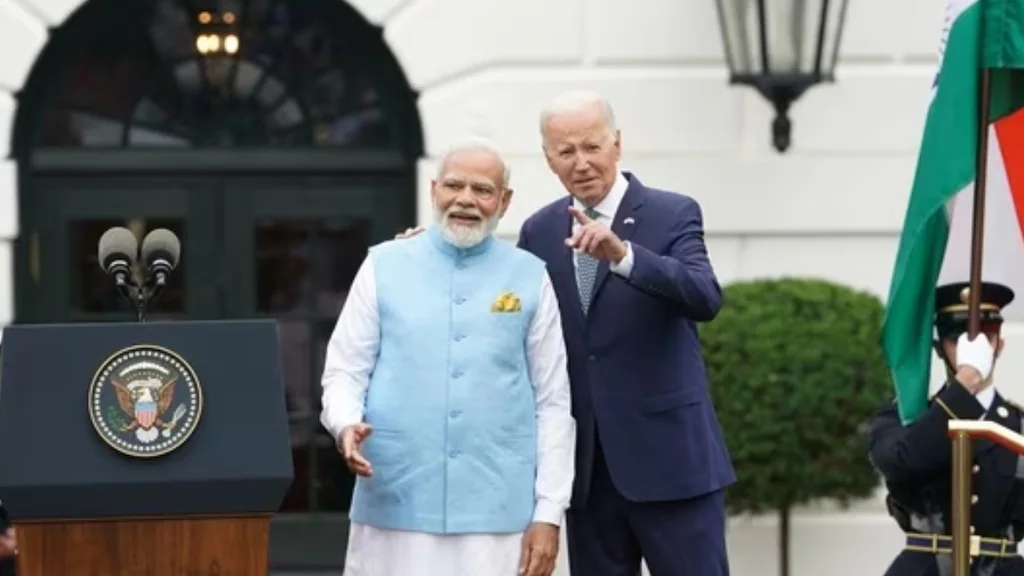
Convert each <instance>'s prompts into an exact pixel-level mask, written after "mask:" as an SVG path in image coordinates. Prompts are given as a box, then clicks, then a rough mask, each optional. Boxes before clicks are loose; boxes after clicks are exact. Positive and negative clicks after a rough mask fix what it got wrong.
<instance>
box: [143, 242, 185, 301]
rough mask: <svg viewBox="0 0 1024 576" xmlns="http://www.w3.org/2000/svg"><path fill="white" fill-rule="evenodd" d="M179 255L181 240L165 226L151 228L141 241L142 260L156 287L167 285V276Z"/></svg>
mask: <svg viewBox="0 0 1024 576" xmlns="http://www.w3.org/2000/svg"><path fill="white" fill-rule="evenodd" d="M179 257H181V242H180V241H179V240H178V237H177V236H175V235H174V232H171V231H170V230H167V229H166V228H157V229H156V230H153V231H152V232H150V233H149V234H146V238H145V239H143V241H142V261H143V262H144V263H145V264H146V270H148V271H149V275H150V278H152V279H153V282H154V284H155V285H156V287H157V288H158V289H159V288H163V287H164V286H166V285H167V276H169V275H170V273H171V271H172V270H174V269H175V268H176V267H177V266H178V258H179Z"/></svg>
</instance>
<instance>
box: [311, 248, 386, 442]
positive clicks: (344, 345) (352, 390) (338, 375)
mask: <svg viewBox="0 0 1024 576" xmlns="http://www.w3.org/2000/svg"><path fill="white" fill-rule="evenodd" d="M379 351H380V316H379V314H378V309H377V285H376V280H375V277H374V273H373V261H372V260H371V259H370V257H369V256H367V257H366V259H365V260H363V264H362V266H360V267H359V271H358V272H356V277H355V279H354V280H353V281H352V287H351V288H350V289H349V292H348V297H347V298H346V299H345V305H344V306H343V307H342V309H341V314H340V315H339V316H338V323H337V324H336V325H335V327H334V332H333V333H332V334H331V339H330V341H328V343H327V358H326V359H325V360H324V376H323V379H322V385H323V390H324V392H323V398H322V399H321V403H322V404H323V410H322V411H321V412H320V423H321V424H323V425H324V428H327V430H328V431H329V432H330V433H331V436H333V437H334V438H335V440H337V438H338V436H340V435H341V431H342V430H343V429H344V428H345V427H346V426H350V425H352V424H358V423H359V422H362V421H363V409H364V408H365V405H366V389H367V387H368V386H369V383H370V374H371V373H372V372H373V367H374V365H375V364H376V363H377V353H378V352H379Z"/></svg>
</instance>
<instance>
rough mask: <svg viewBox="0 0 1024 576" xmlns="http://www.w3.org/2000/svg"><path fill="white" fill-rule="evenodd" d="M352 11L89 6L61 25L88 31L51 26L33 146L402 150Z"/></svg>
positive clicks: (266, 4)
mask: <svg viewBox="0 0 1024 576" xmlns="http://www.w3.org/2000/svg"><path fill="white" fill-rule="evenodd" d="M330 5H334V6H330ZM339 12H344V13H345V14H340V13H339ZM351 12H352V10H351V8H350V7H348V6H345V4H344V2H341V1H340V0H330V1H329V2H324V1H319V0H301V1H286V0H134V1H132V2H123V1H121V0H93V1H91V2H88V3H86V5H85V6H84V7H83V8H82V9H81V10H80V11H79V13H77V14H75V15H74V16H73V17H72V18H76V19H77V18H82V19H88V20H89V23H88V25H86V26H77V25H76V26H71V25H65V26H62V27H61V28H60V29H58V30H57V31H55V38H54V42H52V43H51V45H54V44H56V45H63V47H64V50H62V52H64V53H63V54H61V56H60V57H59V58H54V59H53V60H54V62H56V67H57V68H58V70H57V71H56V72H57V73H56V74H54V75H53V77H52V79H51V80H50V82H49V84H50V86H49V87H48V89H47V90H46V94H47V97H49V98H52V99H51V100H50V101H49V102H48V103H46V105H45V112H43V114H42V119H41V120H42V122H41V126H38V128H37V131H36V135H35V138H34V142H33V143H32V144H33V147H39V146H42V147H47V148H53V147H57V148H78V147H88V148H117V147H133V148H178V149H181V148H208V147H340V148H361V149H382V148H397V147H401V146H402V144H401V142H400V141H401V130H400V122H401V121H402V119H401V118H396V114H394V113H393V112H392V107H390V106H389V103H388V102H387V101H386V98H387V95H386V94H382V93H381V92H382V90H381V86H380V84H381V80H382V76H383V80H384V81H385V82H387V81H389V80H390V79H389V78H388V76H389V75H388V74H387V73H386V72H385V73H384V74H381V71H380V70H379V69H374V68H375V66H374V62H375V58H374V56H373V55H372V54H367V53H364V52H361V51H360V44H363V45H366V44H370V43H369V42H360V39H359V38H358V37H352V35H351V34H346V30H348V29H350V28H352V25H351V23H350V21H351V20H352V16H351ZM362 28H363V29H362V30H359V31H357V32H358V33H361V34H362V35H365V34H366V29H367V28H368V27H366V26H365V25H364V26H363V27H362ZM80 31H87V32H86V33H85V34H84V36H83V35H79V36H78V37H66V38H58V37H59V36H60V35H61V34H65V35H68V34H76V33H77V34H82V33H81V32H80ZM377 44H381V43H380V42H379V41H378V42H377ZM368 51H372V50H368ZM368 56H369V57H368ZM376 68H387V67H384V66H377V67H376ZM392 68H397V67H395V66H392ZM51 69H52V68H51ZM391 75H392V76H393V75H394V74H391ZM403 84H404V82H403ZM406 90H407V88H406ZM384 92H386V90H384ZM406 98H408V96H407V95H406ZM406 129H408V126H406Z"/></svg>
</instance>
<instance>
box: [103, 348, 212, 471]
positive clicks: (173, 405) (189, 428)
mask: <svg viewBox="0 0 1024 576" xmlns="http://www.w3.org/2000/svg"><path fill="white" fill-rule="evenodd" d="M202 412H203V391H202V389H201V388H200V386H199V378H197V377H196V375H195V373H194V372H193V371H192V368H191V367H190V366H189V365H188V362H185V360H184V359H183V358H181V356H178V355H177V354H175V353H174V352H172V351H170V350H167V349H166V348H161V347H159V346H149V345H142V346H132V347H130V348H125V349H124V350H120V351H118V352H116V353H114V354H113V355H112V356H111V357H110V358H107V360H106V362H104V363H103V365H101V366H100V368H99V370H97V371H96V375H95V376H93V379H92V384H90V385H89V418H90V419H91V420H92V425H93V428H95V429H96V432H97V433H98V434H99V435H100V438H102V439H103V441H104V442H106V443H107V444H109V445H110V447H111V448H113V449H114V450H117V451H118V452H121V453H123V454H127V455H128V456H133V457H135V458H155V457H157V456H163V455H165V454H169V453H171V452H173V451H175V450H177V449H178V448H179V447H181V445H182V444H184V443H185V442H186V441H187V440H188V439H189V436H191V435H192V432H193V431H194V430H195V429H196V426H197V425H198V424H199V418H200V416H201V415H202Z"/></svg>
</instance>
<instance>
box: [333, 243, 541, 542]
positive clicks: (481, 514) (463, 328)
mask: <svg viewBox="0 0 1024 576" xmlns="http://www.w3.org/2000/svg"><path fill="white" fill-rule="evenodd" d="M370 257H371V258H372V259H373V267H374V272H375V276H376V283H377V302H378V309H379V313H380V330H381V345H380V354H379V356H378V358H377V364H376V367H375V368H374V371H373V375H372V376H371V378H370V386H369V390H368V393H367V398H366V417H365V420H366V422H368V423H369V424H371V425H372V426H373V434H372V435H371V436H370V437H369V438H368V439H367V440H366V442H364V444H363V455H364V456H366V457H367V459H368V460H369V461H370V463H371V465H372V466H373V472H374V473H373V476H372V477H371V478H359V479H358V480H357V482H356V489H355V495H354V497H353V501H352V509H351V519H352V520H353V521H355V522H359V523H362V524H367V525H370V526H375V527H377V528H386V529H392V530H408V531H417V532H429V533H435V534H468V533H513V532H521V531H523V530H525V529H526V527H527V526H528V525H529V523H530V521H531V519H532V516H533V509H534V480H535V477H536V467H537V464H536V460H537V456H536V454H537V414H536V404H535V400H534V389H533V385H532V383H531V381H530V378H529V372H528V369H527V362H526V339H527V332H528V330H529V326H530V321H531V319H532V318H533V315H534V313H535V311H536V309H537V300H538V297H539V293H540V286H541V280H542V275H543V274H544V270H545V268H544V263H543V262H542V261H541V260H539V259H538V258H536V257H534V256H533V255H532V254H529V253H527V252H525V251H523V250H519V249H518V248H516V247H515V246H513V245H511V244H509V243H506V242H503V241H497V240H494V239H493V238H488V239H487V240H485V241H484V242H483V243H481V244H479V245H477V246H474V247H472V248H469V249H467V250H459V249H456V248H455V247H454V246H452V245H451V244H449V243H448V242H446V241H445V240H444V239H443V237H442V235H441V233H440V231H439V229H438V228H437V227H436V226H434V227H432V228H430V229H429V230H428V231H427V232H426V233H424V234H420V235H418V236H415V237H413V238H410V239H406V240H395V241H389V242H384V243H383V244H380V245H377V246H375V247H374V248H372V249H371V251H370Z"/></svg>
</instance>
